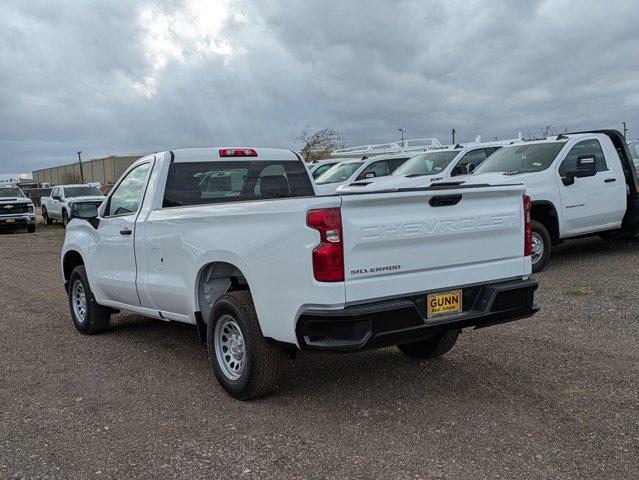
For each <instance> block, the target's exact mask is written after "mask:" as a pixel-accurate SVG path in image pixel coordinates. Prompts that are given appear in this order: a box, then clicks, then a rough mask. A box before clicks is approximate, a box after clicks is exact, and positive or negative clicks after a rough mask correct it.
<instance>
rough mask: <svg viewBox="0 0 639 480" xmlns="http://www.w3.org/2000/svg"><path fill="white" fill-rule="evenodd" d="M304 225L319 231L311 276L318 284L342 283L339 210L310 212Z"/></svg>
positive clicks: (340, 218) (340, 219)
mask: <svg viewBox="0 0 639 480" xmlns="http://www.w3.org/2000/svg"><path fill="white" fill-rule="evenodd" d="M306 224H307V225H308V226H309V227H311V228H314V229H315V230H317V231H319V233H320V244H319V245H318V246H317V247H315V249H314V250H313V275H314V276H315V280H317V281H318V282H343V281H344V244H343V238H342V214H341V212H340V210H339V208H323V209H320V210H310V211H309V212H308V214H307V215H306Z"/></svg>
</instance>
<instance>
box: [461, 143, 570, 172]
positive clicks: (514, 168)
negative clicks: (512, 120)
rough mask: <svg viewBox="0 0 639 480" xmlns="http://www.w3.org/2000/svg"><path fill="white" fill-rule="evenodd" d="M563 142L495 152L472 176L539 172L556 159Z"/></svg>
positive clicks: (518, 146) (534, 144)
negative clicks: (495, 173) (490, 173)
mask: <svg viewBox="0 0 639 480" xmlns="http://www.w3.org/2000/svg"><path fill="white" fill-rule="evenodd" d="M565 144H566V143H565V142H547V143H533V144H530V145H513V146H510V147H504V148H502V149H500V150H497V151H496V152H495V153H493V154H492V155H491V156H490V157H488V158H487V159H486V161H485V162H484V163H482V164H481V165H480V166H479V167H477V168H476V169H475V171H474V172H473V175H475V174H480V173H489V172H505V173H509V174H511V175H514V174H516V173H528V172H541V171H542V170H545V169H547V168H548V167H549V166H550V165H551V164H552V162H553V161H554V160H555V158H556V157H557V154H558V153H559V151H560V150H561V149H562V148H563V146H564V145H565Z"/></svg>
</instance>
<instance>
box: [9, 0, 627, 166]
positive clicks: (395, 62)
mask: <svg viewBox="0 0 639 480" xmlns="http://www.w3.org/2000/svg"><path fill="white" fill-rule="evenodd" d="M0 14H1V15H0V172H1V171H23V170H27V171H29V170H31V169H34V168H40V167H44V166H48V165H50V164H59V163H64V162H67V161H70V160H73V158H74V155H73V154H74V152H75V151H76V150H77V149H78V148H80V149H82V150H83V151H84V152H85V156H88V157H95V156H100V155H104V154H107V153H129V152H149V151H154V150H158V149H163V148H169V147H183V146H195V145H211V144H248V145H255V144H259V145H269V146H284V147H291V146H294V144H293V142H292V137H293V136H294V133H295V132H296V131H298V130H300V129H301V128H302V127H303V126H304V124H305V123H306V122H310V123H311V125H313V126H315V127H322V126H332V127H335V128H337V129H340V130H342V131H343V132H344V133H345V134H346V136H347V137H348V138H349V139H350V140H351V142H353V143H361V142H377V141H380V142H381V141H386V140H389V139H393V138H395V137H396V133H397V128H398V127H405V128H407V129H408V132H409V136H412V137H416V136H431V135H434V136H438V137H440V138H441V140H443V141H445V140H447V139H448V138H449V131H450V128H451V127H455V128H456V129H457V130H458V132H460V134H459V137H458V138H465V139H472V138H474V136H475V135H476V134H482V135H483V136H484V137H485V138H487V137H493V136H499V137H500V138H503V137H511V136H516V134H517V132H518V131H523V132H524V133H525V134H526V133H528V131H529V130H533V131H534V130H539V129H540V128H541V127H543V126H544V125H547V124H550V125H553V126H554V127H555V128H561V129H563V128H564V127H567V128H570V129H578V128H594V127H617V128H618V127H619V126H620V122H621V121H622V120H626V121H628V122H629V123H630V126H631V127H633V129H632V130H631V134H633V136H637V135H639V114H638V113H637V112H638V111H639V88H638V87H639V62H637V59H638V58H639V33H637V29H636V26H637V25H639V9H637V8H636V2H634V1H632V0H628V1H617V2H615V1H612V2H599V1H594V2H589V1H573V2H566V1H545V2H534V1H528V2H523V1H511V2H496V1H490V0H485V1H470V2H461V1H437V2H435V1H432V2H429V1H399V2H397V1H396V2H389V1H371V0H369V1H360V2H342V1H327V0H324V1H304V2H301V1H300V2H292V1H287V2H285V1H275V0H269V1H248V0H240V1H235V2H226V1H215V0H209V1H206V0H184V1H178V0H173V1H171V0H166V1H149V2H138V3H136V2H112V1H106V0H104V1H94V2H84V1H79V0H77V1H72V0H67V1H57V2H50V1H39V2H38V1H31V2H22V1H17V0H16V1H9V2H7V1H6V0H5V2H3V3H2V6H0Z"/></svg>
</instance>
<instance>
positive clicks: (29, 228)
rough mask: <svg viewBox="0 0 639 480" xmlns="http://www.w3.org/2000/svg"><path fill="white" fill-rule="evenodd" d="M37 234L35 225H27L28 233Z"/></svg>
mask: <svg viewBox="0 0 639 480" xmlns="http://www.w3.org/2000/svg"><path fill="white" fill-rule="evenodd" d="M33 232H35V223H34V224H31V225H27V233H33Z"/></svg>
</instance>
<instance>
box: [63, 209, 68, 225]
mask: <svg viewBox="0 0 639 480" xmlns="http://www.w3.org/2000/svg"><path fill="white" fill-rule="evenodd" d="M62 223H63V224H64V226H65V227H66V226H67V224H68V223H69V215H67V211H66V210H64V209H63V210H62Z"/></svg>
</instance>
